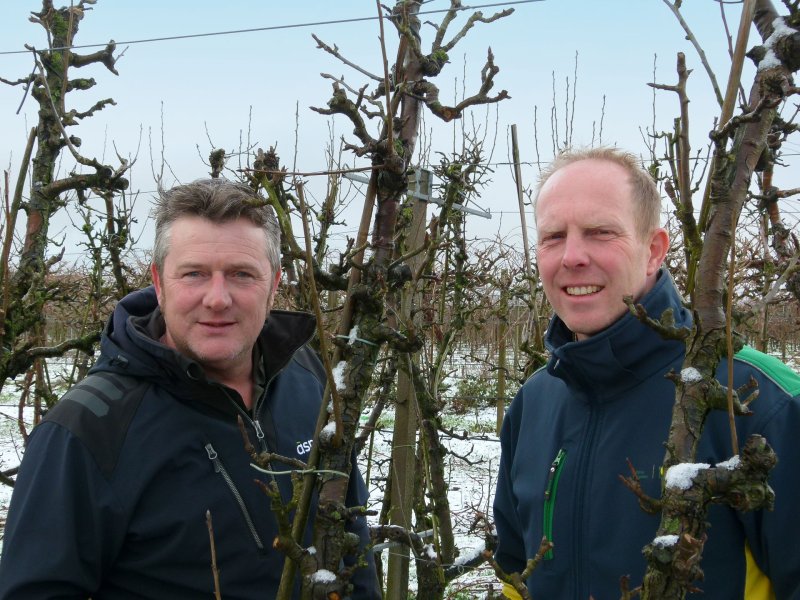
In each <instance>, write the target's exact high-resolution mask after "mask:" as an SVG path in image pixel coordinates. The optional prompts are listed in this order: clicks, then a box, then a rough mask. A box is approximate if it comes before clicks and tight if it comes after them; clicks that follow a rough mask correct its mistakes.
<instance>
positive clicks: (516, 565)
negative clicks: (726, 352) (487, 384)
mask: <svg viewBox="0 0 800 600" xmlns="http://www.w3.org/2000/svg"><path fill="white" fill-rule="evenodd" d="M642 303H643V304H644V306H645V308H646V309H647V312H648V314H649V315H651V316H654V317H656V318H657V317H659V316H660V315H661V314H662V312H663V311H664V310H665V309H666V308H672V309H673V310H674V311H675V315H676V324H677V325H679V326H680V325H687V324H689V323H690V322H691V315H690V313H689V312H688V311H687V310H686V309H685V308H683V306H682V304H681V299H680V297H679V295H678V293H677V291H676V289H675V287H674V284H673V282H672V279H671V278H670V277H669V275H668V274H666V272H665V271H662V272H661V276H660V278H659V279H658V281H657V282H656V285H655V286H654V288H653V289H652V290H651V291H650V292H649V293H648V294H647V295H646V296H645V297H644V299H643V301H642ZM546 340H547V344H548V349H549V350H550V351H551V357H550V359H549V362H548V364H547V365H546V367H545V368H543V369H540V370H539V371H537V372H536V373H534V375H533V376H532V377H531V378H530V379H529V380H528V381H527V382H526V383H525V384H524V386H523V387H522V388H521V389H520V391H519V393H518V394H517V397H516V398H515V399H514V401H513V403H512V404H511V406H510V408H509V410H508V413H507V414H506V417H505V421H504V423H503V429H502V434H501V442H502V457H501V461H500V473H499V479H498V484H497V494H496V498H495V501H494V514H495V521H496V526H497V534H498V538H499V547H498V549H497V553H496V558H497V561H498V563H499V564H500V565H501V566H502V567H503V569H504V570H505V571H507V572H521V571H522V570H523V568H524V566H525V560H526V559H528V558H533V556H534V555H535V554H536V551H537V549H538V547H539V543H540V541H541V539H542V536H543V535H547V536H548V537H549V538H550V539H551V540H552V542H553V543H554V548H553V551H552V553H551V554H549V555H548V556H547V557H546V558H545V560H543V561H542V562H541V563H540V565H539V567H538V568H537V569H536V570H535V571H534V572H533V574H532V575H531V577H530V578H529V579H528V582H527V583H528V587H529V590H530V592H531V595H532V597H533V598H547V600H560V599H570V600H586V599H587V598H589V597H590V596H591V597H593V598H595V600H612V599H616V598H619V597H620V587H619V579H620V576H622V575H630V576H631V583H630V585H631V588H633V587H635V586H638V585H640V584H641V581H642V577H643V575H644V572H645V570H646V566H647V565H646V561H645V559H644V556H643V555H642V548H643V547H644V546H645V545H646V544H647V543H649V542H651V541H652V540H653V538H654V537H655V534H656V531H657V529H658V524H659V519H660V515H648V514H645V513H644V512H643V511H642V510H641V509H640V508H639V506H638V502H637V498H636V497H635V496H634V494H633V493H631V492H630V491H629V490H628V489H627V488H625V487H624V486H623V485H622V483H621V482H620V481H619V480H618V476H619V475H626V476H627V475H629V470H628V467H627V463H626V461H627V460H628V459H630V460H631V462H632V463H633V465H634V467H635V468H636V470H637V472H638V474H639V477H640V478H641V482H642V485H643V487H644V489H645V491H646V492H647V493H648V494H649V495H650V496H651V497H655V498H658V497H660V494H661V477H660V467H661V464H662V461H663V459H664V442H665V441H666V439H667V435H668V429H669V424H670V421H671V411H672V406H673V404H674V398H675V386H674V384H673V383H672V382H671V381H669V380H667V379H665V378H664V375H665V373H667V372H669V371H670V370H671V369H675V370H676V371H680V368H681V364H682V361H683V358H684V345H683V343H682V342H676V341H664V340H662V339H661V337H660V336H659V335H658V334H657V333H655V332H654V331H653V330H651V329H650V328H649V327H647V326H645V325H643V324H641V323H640V322H639V321H638V320H637V319H636V318H635V317H633V316H632V315H630V314H627V313H626V315H625V316H623V317H622V318H621V319H620V320H619V321H617V322H616V323H614V324H613V325H612V326H611V327H609V328H608V329H607V330H605V331H603V332H601V333H599V334H598V335H595V336H593V337H591V338H589V339H587V340H583V341H579V342H576V341H573V337H572V333H571V332H570V331H569V330H568V329H567V328H566V326H565V325H564V323H563V322H562V321H561V320H560V319H558V318H554V319H553V321H552V322H551V325H550V328H549V329H548V332H547V336H546ZM734 370H735V377H734V382H735V387H739V386H741V385H742V384H743V383H744V382H745V381H747V379H748V378H749V377H750V376H751V375H752V376H753V377H755V379H756V380H757V382H758V387H759V390H760V396H759V397H758V399H757V400H756V401H755V402H754V403H753V404H752V405H751V409H752V410H753V412H754V414H753V415H752V416H749V417H739V418H737V430H738V436H739V440H740V441H742V443H743V441H744V440H745V439H746V438H747V437H748V435H750V434H751V433H761V434H763V435H764V436H765V437H766V438H767V440H768V441H769V443H770V444H771V445H772V446H773V448H774V449H775V451H776V453H777V455H778V458H779V462H778V465H777V466H776V467H775V469H774V470H773V471H772V473H771V476H770V484H771V485H772V487H773V489H774V490H775V493H776V500H775V510H774V512H768V511H757V512H751V513H737V512H735V511H733V510H731V509H729V508H727V507H724V506H719V505H712V506H711V508H710V512H709V519H708V521H709V523H710V527H709V528H708V542H707V544H706V546H705V551H704V553H703V560H702V562H701V567H702V568H703V570H704V572H705V581H703V582H700V583H699V587H700V588H702V590H703V591H704V592H705V593H704V595H703V597H704V598H706V599H708V600H716V599H719V600H732V599H736V598H743V597H745V596H744V593H745V592H744V590H745V586H746V585H747V584H749V583H750V581H749V580H748V578H749V577H752V576H753V574H754V573H755V574H759V573H758V571H756V570H755V566H756V565H757V566H758V567H759V568H760V571H761V573H760V575H761V576H762V577H763V574H766V575H767V577H769V579H770V580H771V583H772V586H773V589H774V592H775V594H776V597H777V598H778V599H785V600H788V599H795V600H796V599H798V598H800V542H799V541H798V540H800V517H798V512H797V511H798V506H800V478H798V473H799V472H800V471H799V469H800V443H798V441H797V436H798V432H800V400H799V399H798V394H800V377H798V375H797V374H795V373H794V372H792V371H791V370H790V369H788V367H786V366H785V365H783V364H782V363H780V361H778V360H776V359H771V358H770V357H767V356H765V355H763V354H761V353H758V352H756V351H754V350H752V349H745V351H743V352H741V353H740V354H739V355H737V358H736V360H735V367H734ZM718 377H720V380H721V381H723V382H725V381H726V380H727V369H726V365H725V364H722V365H720V370H719V372H718ZM730 455H731V442H730V429H729V426H728V420H727V414H725V413H723V412H721V411H719V412H714V413H712V414H711V415H710V416H709V418H708V421H707V424H706V428H705V430H704V432H703V436H702V439H701V442H700V445H699V452H698V455H697V462H702V463H709V464H711V465H714V464H715V463H718V462H721V461H724V460H726V459H728V458H730ZM746 545H747V546H749V548H750V550H751V551H752V557H753V558H754V559H755V563H756V565H754V564H752V561H751V562H750V564H749V565H748V564H747V562H746V551H745V547H746ZM753 597H754V596H752V595H749V596H748V598H753Z"/></svg>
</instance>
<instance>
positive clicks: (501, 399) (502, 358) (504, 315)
mask: <svg viewBox="0 0 800 600" xmlns="http://www.w3.org/2000/svg"><path fill="white" fill-rule="evenodd" d="M500 281H502V282H503V286H502V287H501V289H500V313H499V315H498V316H499V317H500V325H499V327H498V330H497V338H498V339H497V344H498V351H497V355H498V356H497V362H498V363H499V364H498V365H497V427H496V431H497V435H500V428H501V427H502V426H503V416H504V414H505V410H506V342H507V340H506V338H507V337H508V289H509V287H511V286H510V285H505V284H506V282H507V281H508V271H507V270H505V269H503V273H502V276H501V278H500Z"/></svg>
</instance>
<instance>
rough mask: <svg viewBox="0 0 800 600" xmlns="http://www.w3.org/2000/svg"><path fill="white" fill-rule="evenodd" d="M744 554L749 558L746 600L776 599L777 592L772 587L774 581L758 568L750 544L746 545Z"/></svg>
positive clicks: (745, 590)
mask: <svg viewBox="0 0 800 600" xmlns="http://www.w3.org/2000/svg"><path fill="white" fill-rule="evenodd" d="M744 555H745V558H746V560H747V578H746V579H745V582H744V599H745V600H775V592H774V591H773V589H772V582H771V581H770V580H769V578H768V577H767V576H766V575H764V572H763V571H762V570H761V569H759V568H758V565H757V564H756V561H755V559H754V558H753V553H752V552H750V546H747V545H745V547H744Z"/></svg>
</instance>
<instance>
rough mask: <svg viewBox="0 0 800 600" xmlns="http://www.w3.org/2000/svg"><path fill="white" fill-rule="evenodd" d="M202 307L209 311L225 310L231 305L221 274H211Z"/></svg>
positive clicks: (226, 283) (224, 280) (225, 283)
mask: <svg viewBox="0 0 800 600" xmlns="http://www.w3.org/2000/svg"><path fill="white" fill-rule="evenodd" d="M203 305H204V306H205V307H206V308H208V309H211V310H214V311H220V310H225V309H226V308H228V307H229V306H230V305H231V295H230V293H229V291H228V282H227V280H226V278H225V275H224V274H223V273H213V274H212V275H211V278H210V280H209V283H208V288H207V289H206V293H205V296H204V297H203Z"/></svg>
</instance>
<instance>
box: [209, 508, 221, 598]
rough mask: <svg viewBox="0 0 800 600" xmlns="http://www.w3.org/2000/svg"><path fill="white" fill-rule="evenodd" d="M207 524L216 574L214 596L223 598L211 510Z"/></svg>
mask: <svg viewBox="0 0 800 600" xmlns="http://www.w3.org/2000/svg"><path fill="white" fill-rule="evenodd" d="M206 526H207V527H208V539H209V543H210V544H211V573H212V574H213V575H214V598H215V600H222V593H221V592H220V587H219V569H218V568H217V547H216V545H215V544H214V525H213V524H212V522H211V511H210V510H207V511H206Z"/></svg>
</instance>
